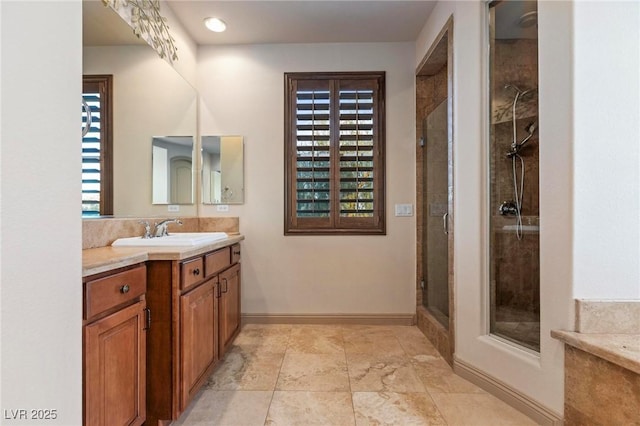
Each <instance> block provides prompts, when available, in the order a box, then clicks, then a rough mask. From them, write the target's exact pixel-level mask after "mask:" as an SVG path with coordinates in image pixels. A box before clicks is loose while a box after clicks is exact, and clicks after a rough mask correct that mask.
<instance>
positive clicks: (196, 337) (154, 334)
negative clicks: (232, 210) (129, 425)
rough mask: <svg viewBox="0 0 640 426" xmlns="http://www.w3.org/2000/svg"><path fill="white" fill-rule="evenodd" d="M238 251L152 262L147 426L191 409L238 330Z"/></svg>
mask: <svg viewBox="0 0 640 426" xmlns="http://www.w3.org/2000/svg"><path fill="white" fill-rule="evenodd" d="M236 246H237V247H236ZM233 247H235V248H236V251H237V252H238V253H239V244H236V245H235V246H230V247H224V248H221V249H218V250H214V251H211V252H208V253H204V254H202V255H199V256H195V257H193V258H189V259H185V260H180V261H178V260H171V261H170V260H166V261H165V260H153V261H149V262H148V274H147V279H148V282H149V286H148V287H149V288H148V290H147V304H148V305H149V307H150V308H151V309H152V310H153V312H154V318H153V320H154V322H153V327H152V328H151V329H150V330H149V331H150V332H149V336H148V338H149V342H148V351H147V423H146V424H147V425H153V426H155V425H169V424H170V423H171V422H172V421H173V420H176V419H177V418H178V417H179V416H180V414H181V413H182V412H183V411H185V410H186V409H187V407H188V406H189V404H190V402H191V400H192V399H193V397H194V396H195V395H196V394H197V392H198V391H199V390H200V388H201V387H202V386H203V385H204V384H205V383H206V381H207V379H208V377H209V375H210V374H211V372H212V371H213V369H214V367H215V366H216V364H217V362H218V361H219V359H220V357H221V356H222V354H223V350H222V349H226V348H227V347H228V345H229V344H231V342H232V341H233V337H235V335H236V334H237V333H238V331H239V328H240V327H239V325H240V304H239V297H240V265H239V264H238V261H239V254H238V255H236V257H233V256H234V255H233V250H232V249H233ZM231 271H234V272H231ZM222 278H224V281H222V280H221V279H222ZM223 290H226V291H224V292H223ZM232 298H236V299H237V302H236V303H231V302H229V301H230V300H231V299H232ZM223 311H224V312H225V314H224V318H225V319H224V320H223ZM231 316H235V319H233V318H231ZM227 317H229V319H226V318H227ZM233 324H235V325H233ZM221 327H223V328H221ZM221 333H222V334H221ZM221 335H222V336H223V338H224V345H223V343H222V339H221V338H220V336H221Z"/></svg>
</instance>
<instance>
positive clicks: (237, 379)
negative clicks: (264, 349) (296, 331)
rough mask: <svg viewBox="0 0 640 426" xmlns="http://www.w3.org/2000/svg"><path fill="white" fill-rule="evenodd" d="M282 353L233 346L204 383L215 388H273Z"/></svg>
mask: <svg viewBox="0 0 640 426" xmlns="http://www.w3.org/2000/svg"><path fill="white" fill-rule="evenodd" d="M283 358H284V354H270V353H259V354H255V353H251V352H245V351H242V350H241V349H239V348H233V349H232V350H230V351H229V352H228V353H227V354H226V355H225V358H224V360H223V362H222V363H221V365H220V366H219V367H218V368H217V369H216V371H215V372H214V373H213V374H212V375H211V377H210V378H209V381H208V382H207V384H206V385H205V386H206V387H207V388H208V389H215V390H273V389H274V387H275V384H276V381H277V379H278V373H279V371H280V366H281V365H282V359H283Z"/></svg>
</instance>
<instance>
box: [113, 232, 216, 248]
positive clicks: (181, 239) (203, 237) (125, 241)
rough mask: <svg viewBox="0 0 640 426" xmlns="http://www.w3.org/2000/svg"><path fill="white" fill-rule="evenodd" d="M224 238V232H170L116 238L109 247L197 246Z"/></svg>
mask: <svg viewBox="0 0 640 426" xmlns="http://www.w3.org/2000/svg"><path fill="white" fill-rule="evenodd" d="M225 238H227V234H226V233H225V232H172V233H171V234H169V235H167V236H164V237H155V238H142V237H129V238H118V239H117V240H115V241H114V242H113V244H111V245H112V246H114V247H163V246H167V247H171V246H197V245H200V244H209V243H213V242H215V241H219V240H224V239H225Z"/></svg>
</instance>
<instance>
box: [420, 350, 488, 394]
mask: <svg viewBox="0 0 640 426" xmlns="http://www.w3.org/2000/svg"><path fill="white" fill-rule="evenodd" d="M411 364H412V365H413V368H414V369H415V372H416V374H417V376H418V378H419V379H420V380H421V381H422V383H424V385H425V386H426V387H427V390H428V391H429V393H431V394H433V393H484V391H483V390H482V389H480V388H479V387H478V386H476V385H474V384H473V383H471V382H469V381H468V380H465V379H463V378H462V377H460V376H458V375H457V374H455V373H454V372H453V370H452V369H451V367H450V366H449V364H447V362H446V361H445V360H444V359H442V357H440V356H433V355H415V356H413V357H411Z"/></svg>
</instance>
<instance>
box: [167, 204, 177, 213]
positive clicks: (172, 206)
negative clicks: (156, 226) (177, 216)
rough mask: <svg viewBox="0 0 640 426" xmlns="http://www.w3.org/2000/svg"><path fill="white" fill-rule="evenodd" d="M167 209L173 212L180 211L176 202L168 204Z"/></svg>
mask: <svg viewBox="0 0 640 426" xmlns="http://www.w3.org/2000/svg"><path fill="white" fill-rule="evenodd" d="M167 211H169V212H172V213H175V212H179V211H180V206H178V205H176V204H169V206H168V207H167Z"/></svg>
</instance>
